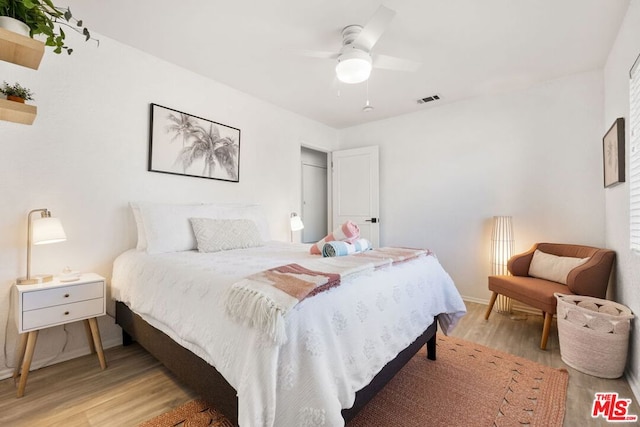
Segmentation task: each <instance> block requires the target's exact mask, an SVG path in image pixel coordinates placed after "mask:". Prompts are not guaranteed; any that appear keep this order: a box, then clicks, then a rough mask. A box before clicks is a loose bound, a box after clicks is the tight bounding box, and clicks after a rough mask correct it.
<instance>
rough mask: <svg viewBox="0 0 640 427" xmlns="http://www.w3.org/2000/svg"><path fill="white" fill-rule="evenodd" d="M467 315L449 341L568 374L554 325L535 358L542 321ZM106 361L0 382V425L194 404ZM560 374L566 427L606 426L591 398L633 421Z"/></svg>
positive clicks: (117, 361) (101, 422) (625, 393)
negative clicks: (594, 414)
mask: <svg viewBox="0 0 640 427" xmlns="http://www.w3.org/2000/svg"><path fill="white" fill-rule="evenodd" d="M467 309H468V314H467V315H466V316H465V317H464V318H463V319H462V321H461V322H460V324H459V325H458V327H457V328H456V329H455V331H454V332H453V333H452V334H451V335H454V336H457V337H460V338H464V339H467V340H469V341H474V342H477V343H480V344H482V345H485V346H488V347H492V348H496V349H499V350H502V351H506V352H509V353H512V354H515V355H517V356H520V357H524V358H527V359H530V360H534V361H536V362H538V363H542V364H544V365H548V366H552V367H557V368H567V367H566V365H565V364H564V363H563V362H562V360H561V359H560V350H559V345H558V337H557V328H556V324H555V321H554V324H553V328H552V333H551V336H550V337H549V343H548V346H547V347H548V349H547V351H542V350H540V349H539V348H538V345H539V341H540V333H541V331H542V317H541V316H535V315H525V316H523V317H524V319H523V320H514V319H511V318H510V317H509V316H506V315H501V314H498V313H493V314H492V315H491V317H490V318H489V321H485V320H484V311H485V309H486V306H484V305H481V304H474V303H467ZM105 356H106V358H107V363H108V364H109V367H108V368H107V369H106V370H105V371H101V370H100V366H99V364H98V359H97V357H96V356H95V355H94V356H85V357H81V358H78V359H74V360H71V361H68V362H64V363H60V364H57V365H53V366H49V367H46V368H43V369H39V370H37V371H33V372H31V373H30V375H29V381H28V383H27V388H26V392H25V396H24V397H23V398H21V399H17V398H16V397H15V392H16V388H15V386H14V384H13V379H7V380H3V381H0V425H1V426H11V427H19V426H30V427H33V426H65V427H75V426H100V427H102V426H117V427H126V426H135V425H137V424H138V423H140V422H142V421H145V420H147V419H150V418H152V417H153V416H155V415H158V414H161V413H163V412H165V411H168V410H170V409H172V408H174V407H176V406H179V405H180V404H182V403H184V402H187V401H189V400H191V399H193V398H195V397H197V396H195V394H194V393H192V392H191V391H190V390H188V389H187V388H186V387H183V386H181V385H180V384H179V383H178V382H177V381H176V380H175V379H174V378H173V376H172V375H171V374H170V373H168V372H167V371H166V370H165V369H164V368H163V367H162V366H161V365H160V364H159V363H158V362H157V361H156V360H155V359H153V357H151V356H150V355H149V354H148V353H146V352H145V351H144V350H143V349H141V348H140V347H139V346H137V345H132V346H129V347H116V348H112V349H108V350H106V351H105ZM567 369H568V371H569V389H568V397H567V411H566V415H565V422H564V425H565V426H566V427H573V426H580V427H588V426H604V425H609V424H608V423H606V422H605V421H604V420H603V419H602V418H599V419H592V418H591V405H592V402H593V398H594V393H596V392H618V393H619V395H620V396H621V397H624V398H627V399H632V400H633V406H632V407H631V409H630V413H631V414H635V415H640V409H639V407H638V402H637V399H636V398H635V397H634V396H633V394H632V392H631V390H630V388H629V386H628V384H627V383H626V381H624V380H623V379H617V380H605V379H601V378H596V377H592V376H589V375H586V374H582V373H580V372H578V371H576V370H573V369H571V368H567ZM452 410H455V407H452ZM469 425H470V426H472V425H473V422H470V424H469ZM622 425H625V424H622ZM285 427H288V426H285ZM389 427H391V426H389Z"/></svg>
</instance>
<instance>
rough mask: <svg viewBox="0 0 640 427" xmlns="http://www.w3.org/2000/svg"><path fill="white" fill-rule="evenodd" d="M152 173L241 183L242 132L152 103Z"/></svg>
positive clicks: (150, 151)
mask: <svg viewBox="0 0 640 427" xmlns="http://www.w3.org/2000/svg"><path fill="white" fill-rule="evenodd" d="M150 123H151V126H150V132H149V168H148V170H149V171H151V172H161V173H169V174H174V175H185V176H193V177H198V178H209V179H219V180H222V181H231V182H239V181H240V129H236V128H234V127H231V126H227V125H223V124H221V123H217V122H214V121H211V120H207V119H203V118H201V117H196V116H192V115H191V114H186V113H183V112H181V111H177V110H174V109H172V108H167V107H163V106H161V105H158V104H151V121H150Z"/></svg>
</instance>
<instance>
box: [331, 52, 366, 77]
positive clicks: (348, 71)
mask: <svg viewBox="0 0 640 427" xmlns="http://www.w3.org/2000/svg"><path fill="white" fill-rule="evenodd" d="M370 75H371V57H370V56H369V55H368V54H367V53H365V52H362V51H358V50H353V51H352V52H349V53H343V54H342V55H340V56H339V57H338V65H336V76H337V77H338V80H340V81H341V82H343V83H349V84H355V83H362V82H363V81H365V80H367V79H368V78H369V76H370Z"/></svg>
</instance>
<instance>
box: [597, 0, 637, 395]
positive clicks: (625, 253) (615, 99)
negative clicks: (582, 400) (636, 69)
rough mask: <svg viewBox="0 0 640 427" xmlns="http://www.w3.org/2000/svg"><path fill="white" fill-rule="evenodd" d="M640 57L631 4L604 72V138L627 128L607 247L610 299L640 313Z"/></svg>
mask: <svg viewBox="0 0 640 427" xmlns="http://www.w3.org/2000/svg"><path fill="white" fill-rule="evenodd" d="M639 54H640V1H638V0H631V3H630V4H629V9H628V11H627V15H626V17H625V19H624V22H623V24H622V26H621V28H620V32H619V33H618V38H617V39H616V42H615V44H614V45H613V48H612V49H611V53H610V54H609V58H608V60H607V63H606V66H605V70H604V88H605V102H604V123H603V124H602V128H601V129H600V133H601V134H603V135H604V133H605V132H606V131H607V129H608V128H609V126H611V124H613V121H614V120H615V119H616V118H618V117H624V119H625V122H626V126H625V133H626V137H625V140H626V141H627V143H626V144H625V148H626V157H625V158H626V159H627V160H626V161H627V163H626V164H627V168H626V181H627V182H625V183H624V184H619V185H617V186H615V187H611V188H609V189H607V190H606V192H605V207H606V236H607V246H609V247H610V248H611V249H613V250H615V251H616V253H617V260H616V270H617V283H616V286H615V288H614V292H613V299H614V300H616V301H618V302H620V303H622V304H624V305H626V306H628V307H629V308H631V310H632V311H633V312H634V313H635V314H636V315H638V314H639V313H640V292H638V287H639V284H640V254H637V253H633V252H632V251H631V250H630V249H629V247H630V243H629V184H628V180H629V168H628V165H629V163H628V159H629V143H628V141H629V138H630V137H629V122H628V121H629V69H630V68H631V65H632V64H633V62H634V60H635V59H636V57H637V56H638V55H639ZM633 325H634V326H633V328H632V329H631V340H630V350H629V360H628V361H627V378H628V380H629V383H630V385H631V388H632V389H633V392H634V394H635V395H636V396H640V329H639V328H638V319H637V318H636V320H634V324H633Z"/></svg>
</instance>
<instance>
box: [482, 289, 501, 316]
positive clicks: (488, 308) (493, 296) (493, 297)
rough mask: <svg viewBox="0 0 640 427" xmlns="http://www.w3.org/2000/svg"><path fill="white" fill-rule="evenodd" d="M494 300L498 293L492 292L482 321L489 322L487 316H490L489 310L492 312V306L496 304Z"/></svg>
mask: <svg viewBox="0 0 640 427" xmlns="http://www.w3.org/2000/svg"><path fill="white" fill-rule="evenodd" d="M496 298H498V293H497V292H494V293H493V295H491V300H490V301H489V306H488V307H487V312H486V313H485V314H484V320H489V315H490V314H491V310H493V305H494V304H495V303H496Z"/></svg>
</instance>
